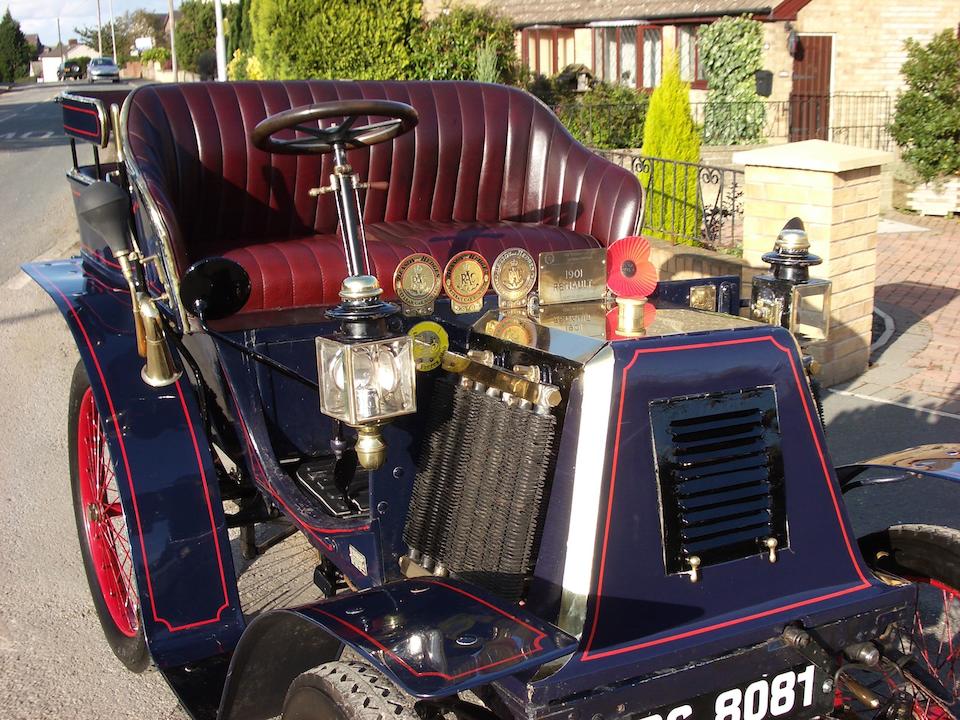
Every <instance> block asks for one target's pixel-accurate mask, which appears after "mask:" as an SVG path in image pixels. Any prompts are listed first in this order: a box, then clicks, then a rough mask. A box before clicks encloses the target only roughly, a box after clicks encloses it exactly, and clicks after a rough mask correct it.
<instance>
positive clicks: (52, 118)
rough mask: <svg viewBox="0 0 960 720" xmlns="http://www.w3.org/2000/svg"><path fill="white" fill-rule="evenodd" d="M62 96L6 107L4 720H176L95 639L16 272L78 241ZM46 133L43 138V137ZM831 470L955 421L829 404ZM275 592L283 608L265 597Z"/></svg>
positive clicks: (149, 680) (59, 440)
mask: <svg viewBox="0 0 960 720" xmlns="http://www.w3.org/2000/svg"><path fill="white" fill-rule="evenodd" d="M56 92H57V89H55V88H51V87H46V86H45V87H40V88H30V89H19V90H15V91H13V92H10V93H7V94H5V95H0V180H2V183H0V223H2V230H0V358H2V362H0V387H2V388H3V394H2V398H3V399H2V401H0V507H2V510H3V511H2V512H0V717H3V718H4V719H5V720H8V719H9V720H19V719H21V718H22V719H24V720H26V719H27V718H29V719H30V720H38V719H41V718H63V719H65V720H66V719H70V718H101V717H104V716H107V717H110V718H111V720H122V719H124V718H130V719H131V720H133V719H134V718H136V719H137V720H147V719H150V718H183V717H184V715H183V713H182V712H181V711H180V710H179V709H178V707H177V704H176V702H175V701H174V700H173V697H172V695H171V693H170V692H169V690H168V689H167V688H166V687H165V685H164V683H163V681H162V679H161V678H160V676H159V674H157V673H155V672H148V673H146V674H144V675H140V676H135V675H131V674H129V673H127V672H126V671H125V670H124V669H123V668H122V666H121V665H120V664H119V663H118V662H117V661H116V660H115V659H114V658H113V656H112V655H111V653H110V651H109V650H108V649H107V646H106V644H105V643H104V642H103V641H102V639H101V636H100V630H99V627H98V625H97V620H96V617H95V615H94V612H93V610H92V607H91V605H90V603H89V600H88V590H87V586H86V581H85V579H84V577H83V573H82V569H81V566H80V557H79V548H78V545H77V540H76V535H75V530H74V522H73V515H72V510H71V507H70V494H69V486H68V477H67V458H66V421H65V416H66V406H67V391H68V387H69V382H70V375H71V372H72V369H73V366H74V364H75V362H76V354H75V350H74V346H73V342H72V340H71V338H70V336H69V334H68V332H67V330H66V327H65V325H64V323H63V321H62V319H61V318H60V316H59V313H58V312H57V311H56V310H55V309H54V307H53V304H52V303H51V302H49V301H48V299H47V298H46V296H45V295H44V294H43V293H42V292H41V291H40V290H39V289H38V288H37V287H36V286H34V285H33V284H32V283H30V282H29V281H28V280H27V279H26V277H25V276H24V275H22V274H21V273H20V272H19V271H18V270H17V266H18V265H19V263H21V262H24V261H28V260H31V259H33V258H35V257H37V256H39V255H42V254H50V255H56V254H63V253H68V252H70V250H71V246H72V245H73V243H75V242H76V240H77V234H76V226H75V220H74V217H73V209H72V202H71V200H70V195H69V191H68V189H67V185H66V182H65V180H64V179H63V173H64V171H65V170H66V169H67V167H68V165H69V162H70V153H69V149H68V147H67V144H66V141H65V140H64V139H63V138H62V137H61V136H60V135H59V134H58V132H57V127H58V124H57V123H58V108H57V107H56V106H54V105H53V104H52V103H51V102H50V101H51V99H52V98H53V97H54V95H55V94H56ZM48 133H49V134H48ZM826 409H827V416H828V425H829V428H828V441H829V445H830V449H831V451H832V453H833V455H834V460H835V461H836V462H850V461H853V460H856V459H858V458H863V457H870V456H873V455H877V454H880V453H884V452H889V451H891V450H893V449H898V448H901V447H905V446H908V445H913V444H920V443H928V442H943V441H951V440H954V441H956V440H960V418H951V417H944V416H938V415H932V414H929V413H927V412H925V411H924V409H923V408H918V409H905V408H898V407H894V406H890V405H879V404H874V403H870V402H866V401H863V400H859V399H856V398H849V397H845V396H840V395H828V397H827V399H826ZM957 497H958V495H957V490H956V489H955V490H953V491H952V492H951V491H950V490H948V489H947V488H944V487H942V486H934V485H932V484H930V483H923V482H916V483H914V484H913V485H911V486H909V487H904V486H901V487H900V488H894V487H891V488H886V489H883V490H879V491H875V492H873V491H871V492H870V493H869V494H868V493H864V494H863V495H861V496H857V497H856V498H855V499H854V501H853V504H852V506H851V508H852V512H851V514H852V516H853V518H854V522H855V524H856V526H857V527H858V529H860V530H861V531H866V530H869V529H873V528H876V527H881V526H884V525H886V524H889V523H892V522H905V521H924V520H925V521H928V522H940V523H944V524H952V525H954V526H956V525H957V524H958V519H960V506H958V501H957ZM310 569H311V566H310V553H309V551H308V550H306V549H305V547H304V545H303V543H302V542H296V541H295V542H292V543H291V542H288V543H284V544H283V545H281V546H279V547H278V548H276V549H275V550H274V551H273V552H271V553H270V555H268V556H267V557H265V558H262V559H261V560H258V561H257V563H255V564H254V565H253V566H252V567H250V568H247V569H246V570H245V572H244V573H243V574H242V576H241V592H242V594H243V596H244V601H245V607H247V608H248V609H250V608H253V609H258V608H260V607H263V606H264V605H267V604H272V603H273V602H280V603H284V604H290V603H292V602H293V601H294V600H295V599H302V598H308V597H310V596H311V595H312V593H313V590H312V588H311V582H310V574H309V570H310ZM272 588H280V595H279V598H278V597H276V596H271V597H269V598H266V596H265V593H267V592H268V591H269V590H270V589H272Z"/></svg>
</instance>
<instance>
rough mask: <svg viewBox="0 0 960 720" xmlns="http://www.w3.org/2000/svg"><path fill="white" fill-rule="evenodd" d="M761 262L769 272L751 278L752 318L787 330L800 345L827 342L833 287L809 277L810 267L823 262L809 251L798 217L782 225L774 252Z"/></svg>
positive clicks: (826, 282) (823, 281)
mask: <svg viewBox="0 0 960 720" xmlns="http://www.w3.org/2000/svg"><path fill="white" fill-rule="evenodd" d="M763 261H764V262H765V263H767V264H769V265H770V270H771V272H770V273H763V274H761V275H757V276H756V277H755V278H754V279H753V289H752V293H751V299H750V313H751V315H752V317H753V318H754V319H755V320H760V321H761V322H765V323H768V324H770V325H780V326H782V327H785V328H787V329H788V330H789V331H790V332H792V333H793V334H794V335H796V336H797V339H799V340H800V341H801V343H808V342H816V341H819V340H826V338H827V334H828V333H829V332H830V293H831V287H832V284H831V282H830V281H829V280H822V279H819V278H811V277H810V268H811V267H812V266H814V265H819V264H820V263H821V262H823V261H822V260H821V259H820V258H819V257H818V256H816V255H814V254H812V253H811V252H810V240H809V239H808V238H807V233H806V230H805V229H804V226H803V221H801V220H800V218H793V219H791V220H790V221H789V222H787V224H786V225H784V227H783V230H781V231H780V234H779V235H778V236H777V241H776V243H774V246H773V251H772V252H768V253H765V254H764V255H763Z"/></svg>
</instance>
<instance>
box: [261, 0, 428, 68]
mask: <svg viewBox="0 0 960 720" xmlns="http://www.w3.org/2000/svg"><path fill="white" fill-rule="evenodd" d="M249 22H250V25H251V34H252V36H253V54H254V55H256V56H257V58H259V60H260V62H261V63H262V65H263V70H264V73H265V74H266V76H267V77H270V78H347V79H354V80H363V79H384V78H398V79H402V78H405V77H409V67H410V53H411V38H412V37H413V36H414V35H416V34H417V30H418V28H419V26H420V3H419V2H418V1H417V0H251V3H250V17H249Z"/></svg>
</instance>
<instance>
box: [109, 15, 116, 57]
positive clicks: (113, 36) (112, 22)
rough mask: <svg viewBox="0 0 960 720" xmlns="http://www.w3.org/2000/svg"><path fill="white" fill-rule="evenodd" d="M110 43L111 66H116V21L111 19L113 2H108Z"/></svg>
mask: <svg viewBox="0 0 960 720" xmlns="http://www.w3.org/2000/svg"><path fill="white" fill-rule="evenodd" d="M110 43H111V44H112V45H113V64H114V65H116V64H117V21H116V20H115V19H114V17H113V0H110Z"/></svg>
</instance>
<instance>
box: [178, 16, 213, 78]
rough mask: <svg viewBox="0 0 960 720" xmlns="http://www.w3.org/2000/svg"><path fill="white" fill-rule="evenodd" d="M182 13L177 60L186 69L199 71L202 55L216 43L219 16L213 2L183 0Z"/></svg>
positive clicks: (179, 21)
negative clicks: (217, 16)
mask: <svg viewBox="0 0 960 720" xmlns="http://www.w3.org/2000/svg"><path fill="white" fill-rule="evenodd" d="M180 13H181V16H180V19H179V20H177V31H176V43H177V62H178V63H179V64H180V67H181V68H182V69H184V70H190V71H192V72H199V71H200V67H199V61H200V56H201V55H202V54H203V53H205V52H206V51H207V50H213V46H214V45H215V44H216V37H217V18H216V14H215V11H214V8H213V3H211V2H204V0H183V2H182V3H181V4H180ZM214 63H216V59H214ZM214 74H216V71H214Z"/></svg>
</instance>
